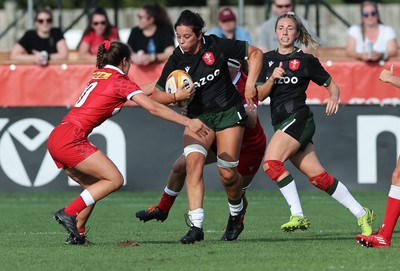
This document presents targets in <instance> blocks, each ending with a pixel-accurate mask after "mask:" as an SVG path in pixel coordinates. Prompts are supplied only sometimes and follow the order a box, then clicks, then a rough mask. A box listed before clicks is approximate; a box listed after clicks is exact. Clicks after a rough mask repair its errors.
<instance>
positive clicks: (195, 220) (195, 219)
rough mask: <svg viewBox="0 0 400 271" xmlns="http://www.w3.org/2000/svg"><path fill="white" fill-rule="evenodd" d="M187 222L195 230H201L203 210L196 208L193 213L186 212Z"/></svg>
mask: <svg viewBox="0 0 400 271" xmlns="http://www.w3.org/2000/svg"><path fill="white" fill-rule="evenodd" d="M188 216H189V220H190V222H192V224H193V226H195V227H197V228H203V221H204V210H203V208H198V209H196V210H193V211H189V212H188Z"/></svg>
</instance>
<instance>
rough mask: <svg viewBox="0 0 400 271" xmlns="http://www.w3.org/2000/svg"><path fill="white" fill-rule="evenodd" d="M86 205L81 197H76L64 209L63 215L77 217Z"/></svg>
mask: <svg viewBox="0 0 400 271" xmlns="http://www.w3.org/2000/svg"><path fill="white" fill-rule="evenodd" d="M86 207H87V206H86V203H85V201H84V200H83V198H82V197H81V196H78V197H77V198H76V199H74V201H73V202H71V203H70V204H69V205H68V206H67V207H65V213H66V214H67V215H72V216H75V217H76V216H77V215H78V214H79V213H80V212H82V210H83V209H85V208H86Z"/></svg>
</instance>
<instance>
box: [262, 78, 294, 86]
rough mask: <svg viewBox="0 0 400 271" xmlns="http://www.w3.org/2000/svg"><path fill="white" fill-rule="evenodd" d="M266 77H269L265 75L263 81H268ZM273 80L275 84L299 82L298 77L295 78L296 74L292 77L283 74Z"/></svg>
mask: <svg viewBox="0 0 400 271" xmlns="http://www.w3.org/2000/svg"><path fill="white" fill-rule="evenodd" d="M268 79H269V77H268V76H267V77H266V80H265V81H268ZM275 82H276V84H279V85H283V84H286V85H287V84H289V83H292V84H297V82H299V78H297V77H296V76H293V77H289V76H285V77H283V78H279V79H276V80H275Z"/></svg>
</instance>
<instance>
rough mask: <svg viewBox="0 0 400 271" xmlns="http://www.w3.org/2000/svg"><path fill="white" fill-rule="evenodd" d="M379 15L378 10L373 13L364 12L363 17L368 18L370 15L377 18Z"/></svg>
mask: <svg viewBox="0 0 400 271" xmlns="http://www.w3.org/2000/svg"><path fill="white" fill-rule="evenodd" d="M377 14H378V12H377V11H376V10H373V11H371V12H368V11H364V12H363V13H362V16H363V17H368V16H369V15H371V16H372V17H375V16H376V15H377Z"/></svg>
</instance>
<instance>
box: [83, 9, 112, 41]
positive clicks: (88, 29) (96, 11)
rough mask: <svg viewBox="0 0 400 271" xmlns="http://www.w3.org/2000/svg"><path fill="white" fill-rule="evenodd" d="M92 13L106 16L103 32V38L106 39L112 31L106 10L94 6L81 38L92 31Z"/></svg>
mask: <svg viewBox="0 0 400 271" xmlns="http://www.w3.org/2000/svg"><path fill="white" fill-rule="evenodd" d="M94 15H103V16H104V17H105V18H106V29H105V30H104V33H103V39H105V40H106V39H108V38H109V37H110V35H111V33H112V28H113V26H112V25H111V24H110V20H109V19H108V16H107V12H106V10H105V9H104V8H102V7H96V8H95V9H94V10H93V11H92V12H91V13H90V15H89V20H88V26H87V27H86V29H85V31H84V32H83V35H82V38H83V37H84V36H85V35H87V34H89V33H90V32H92V31H94V30H93V28H92V20H93V17H94Z"/></svg>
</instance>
